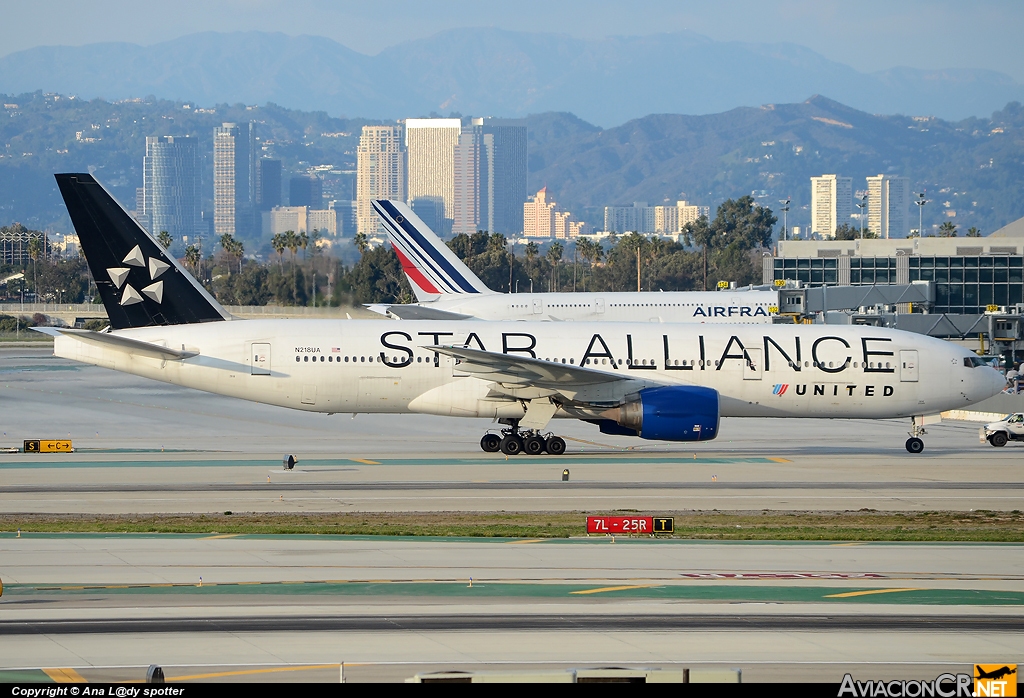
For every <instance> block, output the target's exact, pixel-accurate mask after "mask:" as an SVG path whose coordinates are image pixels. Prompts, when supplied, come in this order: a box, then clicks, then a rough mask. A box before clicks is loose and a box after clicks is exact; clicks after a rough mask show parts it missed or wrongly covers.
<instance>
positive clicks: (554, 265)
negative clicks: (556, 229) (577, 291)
mask: <svg viewBox="0 0 1024 698" xmlns="http://www.w3.org/2000/svg"><path fill="white" fill-rule="evenodd" d="M564 251H565V247H564V246H563V245H562V243H560V242H558V241H557V240H556V241H555V242H553V243H551V247H549V248H548V254H547V258H548V261H549V262H551V286H550V288H548V290H549V291H557V290H558V276H557V275H558V262H559V261H561V259H562V252H564Z"/></svg>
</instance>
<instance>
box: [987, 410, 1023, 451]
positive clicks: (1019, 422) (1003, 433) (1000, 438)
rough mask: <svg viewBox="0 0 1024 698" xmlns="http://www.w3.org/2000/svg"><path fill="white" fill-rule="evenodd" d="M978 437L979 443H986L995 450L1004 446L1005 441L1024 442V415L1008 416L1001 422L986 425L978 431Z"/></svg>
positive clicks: (1018, 413) (1019, 413)
mask: <svg viewBox="0 0 1024 698" xmlns="http://www.w3.org/2000/svg"><path fill="white" fill-rule="evenodd" d="M978 437H979V439H980V440H981V443H985V442H986V441H988V442H989V443H990V444H992V445H993V446H995V447H997V448H999V447H1002V446H1005V445H1006V442H1007V441H1024V413H1021V412H1017V413H1015V414H1008V415H1006V418H1005V419H1003V420H1002V421H999V422H990V423H988V424H986V425H985V426H983V427H982V428H981V429H980V430H979V432H978Z"/></svg>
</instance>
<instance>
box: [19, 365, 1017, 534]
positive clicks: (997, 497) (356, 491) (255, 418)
mask: <svg viewBox="0 0 1024 698" xmlns="http://www.w3.org/2000/svg"><path fill="white" fill-rule="evenodd" d="M48 353H49V350H48V349H47V348H43V347H39V348H35V347H32V348H20V347H19V348H3V349H0V415H2V417H0V419H2V434H0V446H3V445H7V446H17V445H20V443H21V441H22V440H24V439H26V438H47V437H53V438H58V437H59V438H71V439H72V440H73V441H74V444H75V447H76V449H77V452H76V453H74V454H0V472H2V473H3V479H2V481H0V495H2V497H0V512H3V513H31V512H35V513H52V514H57V513H81V514H88V513H124V514H128V513H187V512H195V513H201V512H223V511H228V510H230V511H253V512H264V511H267V512H291V513H295V512H304V511H307V512H351V511H378V512H379V511H565V510H573V511H576V510H601V511H605V510H611V509H640V510H659V509H660V510H673V511H675V510H681V509H720V510H761V509H780V510H851V509H852V510H856V509H862V508H871V509H880V510H896V511H899V510H911V511H914V510H917V511H920V510H937V509H958V510H976V509H994V510H1013V509H1019V508H1020V502H1021V494H1022V493H1021V489H1022V488H1024V469H1022V468H1020V466H1019V463H1020V457H1021V456H1020V454H1021V450H1020V449H1022V448H1024V446H1019V445H1016V444H1011V445H1009V446H1007V447H1006V448H1003V449H994V448H991V447H990V446H987V445H982V444H979V443H978V439H977V426H978V425H976V424H972V423H965V422H946V423H943V424H940V425H937V426H934V427H930V429H929V431H930V433H929V435H928V436H927V437H926V444H927V446H926V450H925V452H924V453H923V454H921V455H918V456H912V455H910V454H908V453H907V452H906V451H905V450H904V448H903V441H904V440H905V439H906V433H905V432H906V425H905V424H904V423H903V422H902V421H901V420H883V421H867V420H850V421H840V420H745V419H726V420H723V424H722V429H721V433H722V434H723V436H722V437H720V438H719V439H717V440H715V441H711V442H706V443H701V444H667V443H661V442H647V441H642V440H640V439H635V438H633V439H631V438H625V437H621V438H620V437H610V436H606V435H602V434H600V433H598V432H597V430H596V429H595V428H594V427H592V426H591V425H587V424H582V423H578V422H572V421H561V420H559V421H556V422H555V423H554V425H553V428H554V429H555V430H556V431H557V432H558V433H560V434H562V435H564V436H565V437H567V440H568V442H569V446H570V448H569V453H568V454H567V455H565V456H562V457H549V456H545V457H537V458H531V457H527V456H519V457H513V458H506V457H505V456H503V455H501V454H484V453H482V452H481V451H480V450H479V446H478V441H479V437H480V435H481V434H482V433H483V432H484V431H486V430H487V429H488V428H492V427H493V426H494V425H492V424H491V423H490V422H488V421H485V420H470V419H454V418H447V419H446V418H441V417H431V416H424V415H358V416H356V417H354V418H353V417H352V416H350V415H322V414H310V413H304V412H299V411H294V410H286V409H282V408H277V407H271V406H267V405H260V404H254V403H248V402H244V401H240V400H234V399H230V398H224V397H220V396H216V395H208V394H205V393H201V392H198V391H193V390H188V389H183V388H178V387H175V386H169V385H164V384H161V383H156V382H153V381H148V380H144V379H141V378H135V377H132V376H127V375H124V374H118V373H114V372H112V371H108V370H105V369H100V368H96V367H90V366H83V365H79V364H76V363H74V362H70V361H66V360H63V359H56V358H54V357H52V356H50V355H48ZM288 453H290V454H294V455H296V456H297V457H298V458H299V465H298V466H297V468H296V469H295V470H294V471H285V470H283V469H282V467H281V465H280V463H281V457H282V455H284V454H288ZM563 469H569V470H570V480H569V482H568V483H564V482H562V471H563Z"/></svg>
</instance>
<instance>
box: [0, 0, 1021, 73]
mask: <svg viewBox="0 0 1024 698" xmlns="http://www.w3.org/2000/svg"><path fill="white" fill-rule="evenodd" d="M474 26H493V27H499V28H502V29H512V30H520V31H550V32H558V33H566V34H570V35H573V36H578V37H601V36H608V35H613V34H626V35H644V34H653V33H657V32H666V31H678V30H684V29H687V30H691V31H695V32H698V33H700V34H704V35H706V36H709V37H711V38H713V39H717V40H720V41H730V40H731V41H751V42H769V43H771V42H781V41H786V42H792V43H796V44H802V45H804V46H807V47H809V48H811V49H813V50H815V51H817V52H818V53H820V54H822V55H823V56H825V57H826V58H829V59H832V60H835V61H838V62H841V63H845V64H847V65H850V66H853V67H854V68H856V69H858V70H861V71H864V72H870V71H875V70H882V69H885V68H891V67H894V66H910V67H915V68H988V69H991V70H996V71H999V72H1003V73H1006V74H1008V75H1010V76H1011V77H1013V78H1014V79H1015V80H1017V81H1018V82H1024V42H1022V41H1021V40H1020V33H1021V28H1022V27H1024V2H1022V1H1021V0H968V1H966V2H965V1H964V0H859V1H858V2H849V1H841V0H776V2H769V1H767V0H716V1H714V2H711V1H708V2H688V1H686V0H675V1H672V0H630V1H628V2H627V1H626V0H510V1H507V2H500V3H499V2H487V1H486V0H472V1H470V0H449V1H448V2H436V1H431V0H384V1H383V2H380V1H377V2H375V1H373V0H363V1H361V2H350V1H348V0H335V1H330V0H287V1H283V0H176V2H173V3H168V2H147V1H146V0H89V1H88V2H83V1H82V0H33V1H32V2H26V1H25V0H0V55H5V54H8V53H12V52H14V51H20V50H22V49H26V48H31V47H33V46H39V45H55V44H69V45H81V44H88V43H94V42H99V41H126V42H131V43H138V44H153V43H157V42H160V41H164V40H167V39H173V38H175V37H178V36H182V35H184V34H191V33H193V32H198V31H244V30H259V31H281V32H285V33H286V34H292V35H298V34H315V35H320V36H326V37H329V38H331V39H334V40H335V41H338V42H340V43H342V44H345V45H346V46H348V47H350V48H353V49H355V50H357V51H360V52H363V53H370V54H373V53H376V52H378V51H380V50H381V49H383V48H385V47H387V46H391V45H394V44H397V43H400V42H402V41H405V40H408V39H416V38H420V37H424V36H428V35H430V34H433V33H435V32H438V31H441V30H443V29H450V28H454V27H474Z"/></svg>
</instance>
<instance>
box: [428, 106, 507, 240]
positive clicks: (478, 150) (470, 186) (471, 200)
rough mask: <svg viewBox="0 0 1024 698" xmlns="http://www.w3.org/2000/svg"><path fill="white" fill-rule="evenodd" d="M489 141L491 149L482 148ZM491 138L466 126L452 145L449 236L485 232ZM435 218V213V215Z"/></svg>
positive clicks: (487, 213)
mask: <svg viewBox="0 0 1024 698" xmlns="http://www.w3.org/2000/svg"><path fill="white" fill-rule="evenodd" d="M485 138H486V139H487V140H488V144H489V146H490V147H487V146H485V145H484V139H485ZM493 144H494V138H493V136H490V135H488V136H484V134H483V130H482V129H481V128H480V127H479V126H468V127H466V128H464V129H463V131H462V135H460V136H459V142H458V144H457V145H456V146H455V166H454V180H455V181H454V196H453V199H452V200H453V206H452V211H451V216H452V233H454V234H456V235H458V234H459V233H466V234H468V235H472V234H473V233H475V232H476V231H477V230H481V229H488V230H489V228H487V223H488V218H489V217H490V212H489V209H490V206H489V204H490V201H489V194H490V189H491V187H490V186H489V181H488V180H489V177H488V170H489V168H488V155H490V154H491V153H492V152H493V151H494V147H493ZM435 215H436V214H435Z"/></svg>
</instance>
